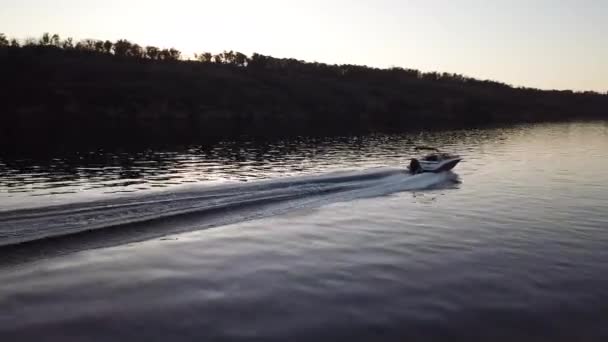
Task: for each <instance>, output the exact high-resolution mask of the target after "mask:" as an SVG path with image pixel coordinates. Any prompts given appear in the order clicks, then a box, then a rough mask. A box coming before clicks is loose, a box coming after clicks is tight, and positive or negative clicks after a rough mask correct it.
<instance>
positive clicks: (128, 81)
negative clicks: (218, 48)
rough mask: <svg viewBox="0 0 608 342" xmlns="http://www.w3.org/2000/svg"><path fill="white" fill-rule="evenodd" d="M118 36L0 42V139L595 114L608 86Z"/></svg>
mask: <svg viewBox="0 0 608 342" xmlns="http://www.w3.org/2000/svg"><path fill="white" fill-rule="evenodd" d="M180 55H181V54H180V52H179V51H178V50H175V49H160V48H155V47H140V46H139V45H137V44H133V43H130V42H128V41H118V42H114V43H112V42H108V41H105V42H104V41H94V40H87V41H83V42H79V43H73V42H72V41H71V40H61V39H60V38H59V37H58V36H49V35H46V36H43V37H42V38H41V39H40V40H39V41H33V40H30V41H28V42H25V43H20V42H18V41H9V40H8V39H4V40H0V64H1V65H3V71H2V74H3V76H2V78H0V90H1V91H0V101H1V103H2V104H1V106H2V108H1V109H2V110H1V112H2V115H0V143H1V144H2V145H3V146H7V145H12V146H13V147H15V146H21V147H26V146H35V147H39V146H44V147H46V146H49V145H52V144H79V143H96V144H98V145H104V144H111V143H116V142H125V143H126V142H136V141H154V142H163V141H167V142H169V141H185V140H196V139H206V138H209V139H214V138H230V137H237V136H241V135H248V136H253V137H267V136H276V135H285V136H289V135H297V134H307V135H314V134H345V133H357V132H361V133H367V132H375V131H382V132H390V131H400V130H406V129H408V128H412V127H440V126H448V127H450V126H459V127H463V126H473V125H483V124H491V123H507V122H508V123H510V122H529V121H560V120H570V119H580V118H606V117H608V115H607V108H608V96H607V95H605V94H599V93H594V92H580V93H575V92H571V91H542V90H538V89H528V88H525V89H524V88H513V87H510V86H508V85H505V84H502V83H498V82H493V81H483V80H476V79H472V78H468V77H464V76H462V75H457V74H448V73H422V72H420V71H418V70H414V69H402V68H392V69H376V68H369V67H365V66H355V65H327V64H321V63H307V62H303V61H298V60H295V59H278V58H273V57H270V56H264V55H260V54H254V55H253V56H251V57H248V56H245V55H244V54H241V53H238V52H232V51H231V52H224V53H222V54H218V55H213V54H210V53H202V54H200V55H197V56H196V58H197V60H183V59H182V58H181V57H180Z"/></svg>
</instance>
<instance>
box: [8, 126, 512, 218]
mask: <svg viewBox="0 0 608 342" xmlns="http://www.w3.org/2000/svg"><path fill="white" fill-rule="evenodd" d="M507 133H508V132H504V131H502V130H493V131H492V130H491V131H487V130H472V131H451V132H441V133H439V132H435V133H432V132H427V133H424V132H421V133H412V134H407V135H372V136H362V137H338V138H297V139H291V140H282V141H275V142H252V141H244V142H243V141H239V142H221V143H217V144H215V145H212V146H186V147H181V148H174V150H144V151H128V152H125V151H122V152H121V151H118V152H117V151H103V150H100V151H92V152H74V153H70V154H66V155H61V156H52V157H47V158H40V157H39V158H36V159H34V158H21V159H19V158H10V159H9V158H2V157H0V200H1V201H3V202H4V203H5V205H7V206H10V205H11V204H14V203H18V204H22V205H27V204H28V203H29V204H31V203H35V202H36V199H35V197H43V198H41V199H39V201H44V200H45V199H46V198H49V196H50V197H52V198H53V199H54V200H57V199H59V200H61V199H62V198H73V197H74V195H75V194H78V195H79V196H89V197H103V195H104V194H112V193H129V192H138V191H145V190H154V189H162V188H170V187H174V186H179V185H187V184H193V183H196V184H213V183H218V182H231V181H233V182H239V181H240V182H244V181H252V180H260V179H271V178H277V177H288V176H294V175H301V174H312V173H320V172H325V171H329V170H332V171H333V170H342V169H345V168H349V169H352V168H354V169H357V168H359V169H360V168H366V167H374V166H398V167H404V166H405V165H407V162H408V158H410V157H411V156H414V155H417V154H419V153H420V152H419V151H416V150H415V147H416V146H417V145H432V146H438V147H441V148H443V149H446V150H448V151H449V150H454V151H457V152H458V153H461V154H463V155H466V154H467V152H470V151H472V150H475V149H476V147H475V146H478V145H479V144H481V143H484V144H487V143H488V142H492V141H500V139H503V138H502V137H503V136H504V135H505V134H507ZM62 195H64V196H62Z"/></svg>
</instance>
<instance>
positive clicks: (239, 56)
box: [234, 51, 249, 66]
mask: <svg viewBox="0 0 608 342" xmlns="http://www.w3.org/2000/svg"><path fill="white" fill-rule="evenodd" d="M248 60H249V58H247V56H246V55H245V54H244V53H240V52H238V51H237V52H236V53H235V54H234V63H235V64H236V65H238V66H246V65H247V62H248Z"/></svg>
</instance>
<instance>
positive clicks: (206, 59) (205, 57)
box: [194, 52, 213, 63]
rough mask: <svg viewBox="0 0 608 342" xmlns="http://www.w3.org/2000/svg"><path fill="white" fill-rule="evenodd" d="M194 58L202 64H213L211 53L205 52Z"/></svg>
mask: <svg viewBox="0 0 608 342" xmlns="http://www.w3.org/2000/svg"><path fill="white" fill-rule="evenodd" d="M194 58H196V60H198V61H199V62H202V63H211V62H213V55H212V54H211V53H210V52H203V53H201V54H199V55H196V54H195V55H194Z"/></svg>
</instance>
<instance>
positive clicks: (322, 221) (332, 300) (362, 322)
mask: <svg viewBox="0 0 608 342" xmlns="http://www.w3.org/2000/svg"><path fill="white" fill-rule="evenodd" d="M418 144H421V145H422V144H424V145H433V146H437V147H440V148H442V149H444V150H448V151H454V152H457V153H460V154H462V155H463V156H464V161H463V163H462V164H459V165H458V167H457V169H456V172H457V173H458V175H460V178H461V179H462V184H460V185H458V186H457V187H455V188H450V189H446V188H441V189H433V190H424V191H418V190H416V191H415V192H409V191H392V192H391V191H384V190H386V189H385V188H384V186H386V187H389V188H390V189H388V190H395V189H394V188H395V187H396V186H395V185H396V184H399V183H400V182H401V181H402V180H400V179H397V180H394V179H393V178H392V176H390V175H389V177H388V178H389V179H390V181H388V180H387V181H386V182H385V181H383V179H384V176H383V177H380V178H379V179H375V178H372V179H368V178H365V177H363V178H361V177H357V178H356V179H357V182H372V183H374V185H375V187H362V188H360V187H358V183H357V182H352V179H349V178H344V177H343V176H340V177H342V178H341V180H340V181H339V182H336V184H337V185H338V186H343V185H346V184H349V185H350V186H355V189H354V190H364V191H368V190H370V188H371V189H372V190H374V189H375V190H374V192H373V195H374V196H365V197H362V196H350V197H339V196H338V197H337V198H335V199H336V200H332V201H328V202H327V203H326V202H323V203H321V205H318V206H314V208H315V209H310V207H307V206H299V205H296V206H293V207H291V206H290V207H289V208H285V209H286V210H280V211H274V209H275V208H276V206H274V205H277V204H279V205H281V204H284V201H285V202H289V200H293V198H292V197H291V196H292V195H293V192H294V189H296V188H294V187H291V185H292V184H291V183H292V182H293V180H292V179H288V180H287V181H285V182H283V183H289V184H287V187H282V186H271V187H267V188H266V190H272V191H271V192H272V193H275V194H276V191H277V190H279V195H280V196H279V197H275V199H277V201H275V202H273V205H272V206H271V205H269V206H266V205H265V204H263V205H258V206H253V207H242V206H240V204H241V203H243V200H249V199H251V196H253V197H254V198H257V196H258V195H260V194H259V192H260V188H261V187H258V186H256V184H259V183H255V182H251V183H246V184H241V183H239V182H240V181H245V180H257V179H260V178H279V177H286V176H288V175H294V174H302V173H317V172H323V171H326V170H344V169H346V168H355V169H362V168H367V167H369V166H376V165H383V166H395V165H403V164H404V161H405V160H406V159H407V158H408V157H409V156H410V155H411V154H413V153H414V152H415V151H414V149H413V147H414V146H415V145H418ZM2 163H3V164H2V165H3V166H2V171H3V172H2V176H1V177H2V178H1V182H2V185H1V192H2V193H1V194H0V196H2V197H1V198H0V200H1V201H2V204H3V207H2V209H4V208H5V207H6V205H7V204H11V205H13V206H36V205H46V204H48V201H49V200H50V199H55V198H59V199H61V200H72V199H73V198H76V197H77V196H79V195H80V194H83V193H84V194H89V195H90V196H91V197H102V198H110V199H112V200H108V201H103V202H104V204H105V205H103V206H101V207H99V206H97V204H98V202H95V203H93V204H90V203H89V204H87V203H84V204H83V203H77V204H70V205H66V206H62V207H59V208H57V207H52V208H38V209H36V210H32V211H27V210H26V211H17V213H16V214H14V215H13V213H12V212H8V211H7V212H3V213H2V214H0V223H3V224H4V225H2V226H0V227H1V228H4V230H5V231H6V232H7V233H9V234H11V233H15V232H17V231H18V230H19V229H20V228H23V226H22V225H21V224H20V223H21V221H19V220H20V219H21V218H22V217H21V216H19V215H23V216H26V218H25V219H24V221H23V222H27V223H28V224H29V226H30V227H32V226H34V225H33V224H34V223H39V225H37V226H36V227H37V228H40V229H50V228H57V229H62V228H66V227H65V226H66V225H65V224H64V223H66V221H64V220H63V219H65V218H66V213H67V216H68V219H69V220H68V221H69V222H67V223H69V224H75V225H76V226H78V225H79V222H86V223H87V224H89V223H91V224H95V223H99V222H100V220H101V221H103V220H110V221H112V220H114V219H117V220H119V219H120V216H121V215H122V214H128V215H127V216H129V215H132V214H137V213H138V212H139V213H142V212H143V213H144V214H146V215H147V214H156V213H157V212H158V211H163V210H164V211H171V210H173V209H175V208H176V207H177V209H179V211H178V213H180V212H183V210H182V209H184V208H190V207H196V206H199V205H201V204H204V203H205V201H206V200H210V201H212V202H213V203H214V204H215V202H214V201H215V200H216V198H215V197H214V196H215V195H217V193H215V194H214V193H211V190H209V189H210V188H207V187H205V186H202V187H201V186H198V184H197V185H196V186H194V185H192V184H191V183H190V184H189V183H188V182H196V183H203V184H205V183H214V182H224V181H233V182H236V185H226V186H219V187H216V188H221V189H220V190H221V191H224V192H226V191H225V190H226V189H228V190H230V189H232V190H234V189H236V190H235V191H234V192H231V191H228V192H227V194H228V195H229V196H227V197H226V199H227V200H228V204H229V205H228V206H226V207H223V208H220V209H221V210H219V211H218V212H217V214H218V215H217V216H214V217H213V219H214V220H215V219H217V220H219V221H220V223H219V224H217V225H215V227H217V226H221V227H217V229H204V228H205V226H204V224H205V222H206V221H205V220H203V219H201V218H200V217H198V216H195V217H180V216H177V217H176V219H175V220H166V221H159V222H156V223H155V224H156V225H158V228H159V229H160V231H165V229H166V230H167V231H170V232H171V231H172V229H176V228H177V230H174V231H176V232H177V231H182V232H183V231H190V232H189V233H181V234H174V235H172V236H167V237H165V238H158V237H159V236H156V238H155V239H148V240H146V241H141V242H138V243H128V244H126V243H125V240H124V239H123V237H124V235H120V234H118V235H112V236H113V237H116V239H118V240H119V241H115V242H116V243H114V242H112V243H111V244H110V245H111V246H113V247H110V248H100V249H91V250H86V249H87V248H86V247H85V248H84V249H85V250H84V251H82V249H79V248H74V249H73V250H76V251H79V252H76V253H72V252H71V251H72V249H71V248H72V247H73V246H71V245H73V244H79V243H81V242H82V241H83V239H80V240H79V239H77V238H75V239H67V241H63V242H61V241H59V242H61V243H59V246H58V247H54V248H56V249H59V250H60V251H66V250H67V253H66V254H62V253H59V255H60V256H57V255H55V254H53V256H52V257H50V258H49V259H47V260H44V259H43V258H41V256H44V255H46V254H45V251H44V248H39V247H45V246H46V247H45V248H49V247H48V245H51V244H56V243H57V242H58V241H50V242H49V243H48V244H46V245H43V244H40V245H35V248H32V249H31V250H29V252H31V254H33V255H35V259H34V260H35V261H34V262H24V263H19V264H17V265H9V266H5V267H3V266H2V261H3V260H5V259H6V258H7V255H6V254H3V255H2V256H3V259H2V260H0V308H1V309H2V310H0V340H1V341H4V340H6V341H39V340H41V339H42V340H43V339H48V340H60V341H83V340H86V341H110V340H111V341H135V340H146V341H169V340H171V341H200V340H213V341H215V340H219V341H224V340H228V341H234V340H243V341H251V340H260V341H294V340H305V341H318V340H323V341H338V340H339V341H350V340H363V341H385V340H389V341H404V340H408V341H410V340H411V341H440V340H441V341H444V340H445V341H453V340H457V341H606V340H607V339H608V329H606V310H605V308H607V307H608V229H607V228H608V214H607V213H608V196H607V194H608V172H606V170H607V169H608V125H606V124H605V123H568V124H550V125H523V126H518V127H511V128H501V129H492V130H471V131H451V132H429V133H421V134H408V135H399V136H390V135H389V136H384V135H378V136H368V137H358V138H338V139H322V140H313V139H296V140H290V141H281V142H275V143H265V144H260V143H258V144H254V143H222V144H218V145H215V146H207V147H188V148H175V149H174V150H173V151H158V150H157V151H147V152H124V153H116V152H112V153H110V152H107V153H99V152H96V153H84V154H74V155H71V156H61V157H56V158H55V159H52V158H48V159H47V160H45V161H41V160H39V159H38V160H15V159H8V158H4V159H3V160H2ZM366 172H369V170H366V171H356V172H355V173H357V174H360V175H361V174H366ZM397 172H398V174H399V175H401V176H403V174H402V173H401V172H400V171H399V170H397ZM372 173H377V171H376V170H372ZM425 176H428V175H425ZM431 176H438V175H431ZM324 177H329V176H328V175H323V176H321V177H316V176H315V177H304V178H305V179H308V178H315V179H317V181H318V183H317V184H313V185H315V186H316V185H319V183H323V180H324V179H325V178H324ZM331 177H336V176H331ZM397 178H398V177H397ZM405 178H407V179H411V178H413V177H409V176H407V177H405ZM265 183H266V184H269V183H271V184H275V185H276V183H281V181H276V180H272V181H269V182H265ZM353 183H355V184H353ZM336 184H326V183H323V185H330V186H336ZM283 185H285V184H283ZM299 185H300V186H301V188H299V189H300V190H301V192H302V193H303V194H306V193H307V191H308V190H309V189H308V186H309V185H310V183H309V182H308V181H307V180H305V181H300V183H299ZM359 185H361V184H359ZM155 187H164V188H158V189H157V188H155ZM177 187H185V188H186V190H187V191H186V192H185V193H186V194H188V196H187V197H185V198H179V196H176V197H175V198H174V197H171V196H174V195H175V194H178V193H180V192H179V191H168V192H162V191H160V189H165V190H166V189H169V190H171V189H176V188H177ZM195 188H196V189H198V190H200V188H204V189H203V192H202V193H198V192H196V191H198V190H196V191H194V189H195ZM222 189H223V190H222ZM244 189H248V191H243V190H244ZM404 189H407V188H404ZM262 190H264V189H262ZM74 191H77V192H78V193H77V194H74V193H68V194H55V195H52V194H51V193H60V192H74ZM117 191H141V192H142V193H144V192H148V191H149V192H152V194H151V195H150V196H148V195H147V194H145V196H139V194H131V195H133V198H131V197H129V196H125V197H124V198H123V197H121V196H118V195H117V194H114V193H112V192H117ZM213 191H217V189H216V190H213ZM108 192H109V193H108ZM167 193H169V195H170V197H169V199H167V198H166V196H165V195H166V194H167ZM192 193H195V194H199V195H200V196H199V197H196V196H191V195H192ZM389 193H390V195H386V194H389ZM336 194H337V195H340V194H342V193H340V192H337V193H336ZM131 195H130V196H131ZM267 195H268V193H263V194H262V196H263V198H267ZM375 195H378V196H375ZM114 197H119V198H117V199H116V198H114ZM142 197H145V198H146V199H147V200H146V201H141V200H140V199H141V198H142ZM154 198H156V200H154ZM344 198H350V199H353V198H355V199H353V200H349V201H343V200H342V199H344ZM159 199H161V200H159ZM304 199H306V200H308V198H307V197H306V198H304ZM114 200H120V201H123V200H124V203H126V204H127V205H126V206H123V207H112V206H109V205H107V203H115V202H116V201H114ZM232 200H234V202H232ZM295 200H296V202H297V204H301V202H298V201H299V200H300V199H295ZM120 201H119V202H120ZM121 203H122V202H121ZM233 203H236V204H239V206H236V207H235V206H233V205H232V204H233ZM90 206H94V208H90ZM124 208H126V209H127V210H123V209H124ZM236 208H240V209H241V210H244V211H246V213H243V215H244V216H246V215H249V214H252V215H253V216H250V217H255V218H257V215H258V214H260V213H265V214H266V215H263V217H264V219H255V220H251V221H248V222H243V220H242V219H238V218H237V220H235V221H233V222H238V223H236V224H230V225H225V221H223V220H224V219H226V218H229V216H230V215H231V214H234V213H235V209H236ZM268 208H271V209H272V210H271V211H270V212H265V210H266V209H268ZM73 209H75V210H73ZM85 209H86V210H85ZM47 213H48V215H47ZM98 214H103V215H101V216H100V215H98ZM106 214H107V215H106ZM245 214H246V215H245ZM15 215H17V216H18V217H17V218H15ZM115 216H116V217H115ZM3 217H4V220H2V219H3ZM78 217H80V218H81V219H82V220H81V221H78ZM47 218H48V219H49V220H48V222H47V221H45V220H46V219H47ZM127 218H128V217H127ZM7 222H16V224H15V227H16V229H12V228H11V227H8V229H6V228H7V227H6V226H7ZM47 223H50V224H47ZM52 224H55V225H56V226H55V227H54V226H52ZM189 225H191V226H192V227H190V226H189ZM148 226H150V223H149V222H146V223H145V224H144V225H143V226H142V227H139V226H137V227H135V229H134V230H136V232H135V233H137V234H140V233H141V231H142V230H145V229H146V228H149V227H148ZM87 227H89V228H90V227H91V226H88V225H87ZM113 227H114V226H113ZM119 228H120V229H118V230H120V231H121V232H122V230H123V228H124V227H119ZM186 228H187V229H186ZM189 228H192V229H189ZM0 230H2V229H0ZM101 230H103V229H101ZM87 236H88V238H87V239H97V238H101V237H102V234H99V235H97V234H93V233H91V234H88V235H87ZM138 241H140V240H138ZM93 246H95V245H94V244H93ZM2 251H6V249H0V252H2ZM13 251H14V250H13ZM12 255H13V256H14V257H16V258H19V257H21V255H22V254H20V253H13V254H12Z"/></svg>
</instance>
